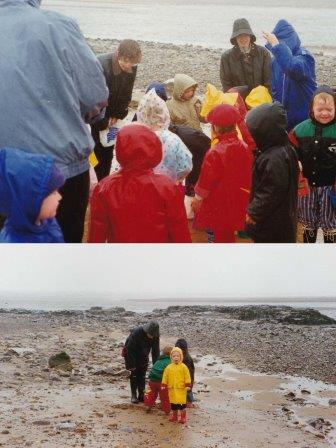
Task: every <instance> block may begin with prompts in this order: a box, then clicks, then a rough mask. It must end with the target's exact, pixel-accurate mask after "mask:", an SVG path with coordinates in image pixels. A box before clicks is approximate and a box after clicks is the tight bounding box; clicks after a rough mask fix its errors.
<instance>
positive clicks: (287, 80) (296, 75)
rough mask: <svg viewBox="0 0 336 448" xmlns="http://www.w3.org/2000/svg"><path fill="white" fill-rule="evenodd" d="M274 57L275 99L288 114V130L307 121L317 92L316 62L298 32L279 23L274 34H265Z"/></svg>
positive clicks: (282, 21) (290, 26)
mask: <svg viewBox="0 0 336 448" xmlns="http://www.w3.org/2000/svg"><path fill="white" fill-rule="evenodd" d="M264 37H265V39H266V40H267V45H266V47H267V48H268V49H269V50H270V52H271V53H272V55H273V58H272V96H273V99H274V100H275V101H280V102H281V103H282V104H283V105H284V107H285V109H286V112H287V118H288V129H293V128H294V126H296V125H297V124H298V123H301V121H303V120H306V119H307V118H308V113H309V104H310V101H311V99H312V97H313V93H314V92H315V90H316V87H317V86H316V75H315V59H314V56H313V55H312V54H311V53H310V52H309V51H308V50H306V49H305V48H303V47H301V41H300V38H299V36H298V34H297V33H296V31H295V29H294V28H293V27H292V25H291V24H290V23H288V22H287V21H286V20H279V22H278V23H277V24H276V26H275V28H274V31H273V33H266V32H265V33H264Z"/></svg>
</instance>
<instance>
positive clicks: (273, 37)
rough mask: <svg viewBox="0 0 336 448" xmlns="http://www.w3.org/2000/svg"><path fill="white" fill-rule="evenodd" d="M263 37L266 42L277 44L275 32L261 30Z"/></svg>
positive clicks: (273, 45) (272, 44)
mask: <svg viewBox="0 0 336 448" xmlns="http://www.w3.org/2000/svg"><path fill="white" fill-rule="evenodd" d="M263 38H264V39H266V40H267V42H268V43H269V44H270V45H271V46H272V47H275V45H278V43H279V41H278V38H277V37H276V35H275V34H272V33H267V32H266V31H264V32H263Z"/></svg>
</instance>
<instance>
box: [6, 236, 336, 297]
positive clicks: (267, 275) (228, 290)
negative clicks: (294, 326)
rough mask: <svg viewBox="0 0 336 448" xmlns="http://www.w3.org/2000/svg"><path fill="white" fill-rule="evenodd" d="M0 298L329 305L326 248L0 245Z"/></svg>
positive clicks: (330, 254)
mask: <svg viewBox="0 0 336 448" xmlns="http://www.w3.org/2000/svg"><path fill="white" fill-rule="evenodd" d="M0 259H1V266H0V296H1V297H7V296H8V295H9V296H11V295H15V296H16V295H21V294H22V295H27V296H32V295H33V296H37V297H42V296H43V297H52V298H61V297H63V296H65V295H66V296H72V295H73V296H76V295H81V296H90V297H106V296H109V297H111V298H113V297H118V298H120V297H123V298H157V297H160V298H190V297H200V298H205V297H212V298H219V297H224V298H225V297H232V298H235V297H246V298H248V297H284V298H286V297H288V298H290V297H308V298H309V297H331V296H335V295H336V293H335V291H336V272H335V266H336V251H335V246H333V245H330V246H327V245H323V244H322V245H293V246H289V245H265V246H260V245H251V244H248V245H244V244H240V245H239V244H238V245H237V244H236V245H233V246H232V245H190V246H187V245H184V246H179V245H77V246H75V245H53V246H48V245H39V246H37V245H25V246H24V245H22V246H20V245H17V246H16V245H11V246H6V245H3V246H2V247H0Z"/></svg>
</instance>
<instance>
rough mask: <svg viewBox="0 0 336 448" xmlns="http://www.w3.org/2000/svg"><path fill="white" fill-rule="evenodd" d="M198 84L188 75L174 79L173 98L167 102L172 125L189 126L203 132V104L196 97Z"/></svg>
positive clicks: (180, 75) (181, 75) (178, 75)
mask: <svg viewBox="0 0 336 448" xmlns="http://www.w3.org/2000/svg"><path fill="white" fill-rule="evenodd" d="M196 89H197V82H196V81H195V80H194V79H193V78H191V77H190V76H188V75H184V74H177V75H175V77H174V89H173V97H172V98H171V99H170V100H168V101H167V107H168V109H169V113H170V119H171V123H172V124H178V125H182V126H189V127H190V128H193V129H197V130H199V131H201V130H202V129H201V124H200V111H201V102H200V100H199V99H198V98H196V97H195V92H196Z"/></svg>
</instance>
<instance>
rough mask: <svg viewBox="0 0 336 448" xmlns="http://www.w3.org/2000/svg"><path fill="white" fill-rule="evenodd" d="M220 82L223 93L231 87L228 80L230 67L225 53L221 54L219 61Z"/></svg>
mask: <svg viewBox="0 0 336 448" xmlns="http://www.w3.org/2000/svg"><path fill="white" fill-rule="evenodd" d="M219 76H220V80H221V83H222V88H223V92H226V91H227V90H229V89H230V88H231V87H234V86H232V82H231V79H230V67H229V64H228V55H227V53H223V54H222V57H221V61H220V71H219Z"/></svg>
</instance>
